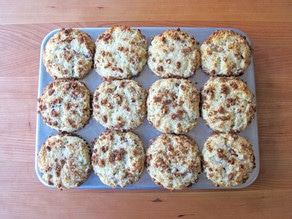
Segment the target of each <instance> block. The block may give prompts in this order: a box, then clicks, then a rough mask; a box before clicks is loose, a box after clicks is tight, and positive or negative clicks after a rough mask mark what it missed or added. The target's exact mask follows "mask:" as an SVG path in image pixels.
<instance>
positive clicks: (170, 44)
mask: <svg viewBox="0 0 292 219" xmlns="http://www.w3.org/2000/svg"><path fill="white" fill-rule="evenodd" d="M199 50H200V49H199V42H198V41H196V40H195V38H194V37H190V36H189V35H188V33H187V32H184V31H181V30H180V29H177V30H166V31H164V32H163V33H161V34H159V35H157V36H155V37H154V38H153V39H152V41H151V45H150V46H149V52H148V54H149V55H148V56H149V57H148V66H149V68H150V69H151V70H152V71H153V72H154V73H155V74H156V75H157V76H159V77H163V78H168V77H180V78H188V77H190V76H192V75H194V74H195V72H196V71H197V69H198V68H199V67H200V64H201V63H200V62H201V61H200V59H201V55H200V51H199Z"/></svg>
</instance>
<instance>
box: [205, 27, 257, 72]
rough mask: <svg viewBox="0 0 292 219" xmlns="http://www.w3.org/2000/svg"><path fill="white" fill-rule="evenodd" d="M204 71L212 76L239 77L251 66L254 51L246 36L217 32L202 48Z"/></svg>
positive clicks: (229, 32)
mask: <svg viewBox="0 0 292 219" xmlns="http://www.w3.org/2000/svg"><path fill="white" fill-rule="evenodd" d="M200 51H201V61H202V69H203V70H204V72H206V73H207V74H209V75H212V76H239V75H242V74H243V73H244V72H245V70H246V69H247V67H248V66H249V65H250V62H251V56H252V49H251V46H250V45H249V43H248V41H247V40H246V37H245V36H242V35H241V34H239V33H237V32H235V31H233V30H217V31H215V32H214V33H213V34H212V35H211V36H209V37H208V39H207V40H206V41H205V42H203V44H202V45H201V48H200Z"/></svg>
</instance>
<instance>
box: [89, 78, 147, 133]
mask: <svg viewBox="0 0 292 219" xmlns="http://www.w3.org/2000/svg"><path fill="white" fill-rule="evenodd" d="M146 97H147V93H146V90H145V89H144V88H143V87H142V86H141V85H140V84H138V83H137V82H136V81H134V80H126V79H125V80H113V81H105V82H103V83H102V84H100V85H99V86H98V88H97V89H96V90H95V92H94V94H93V104H92V105H93V117H94V118H95V120H96V121H97V122H98V123H100V124H101V125H103V126H104V127H105V128H107V129H115V130H133V129H135V128H137V127H138V126H140V125H141V124H142V123H143V122H144V120H145V118H146Z"/></svg>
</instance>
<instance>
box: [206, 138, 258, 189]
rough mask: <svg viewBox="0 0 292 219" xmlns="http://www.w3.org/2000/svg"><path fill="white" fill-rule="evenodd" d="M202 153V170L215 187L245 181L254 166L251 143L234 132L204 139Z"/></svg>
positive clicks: (238, 183)
mask: <svg viewBox="0 0 292 219" xmlns="http://www.w3.org/2000/svg"><path fill="white" fill-rule="evenodd" d="M202 155H203V171H204V173H205V174H206V176H207V178H208V179H209V180H211V181H212V182H213V183H214V185H215V186H217V187H232V186H238V185H241V184H243V183H245V182H246V181H247V179H248V178H249V174H250V173H251V172H252V171H253V169H254V168H255V166H256V164H255V157H254V152H253V148H252V145H251V144H250V143H249V142H248V140H247V139H246V138H244V137H242V136H239V135H236V134H228V133H220V134H213V135H212V136H211V137H209V138H208V139H207V140H206V142H205V144H204V147H203V150H202Z"/></svg>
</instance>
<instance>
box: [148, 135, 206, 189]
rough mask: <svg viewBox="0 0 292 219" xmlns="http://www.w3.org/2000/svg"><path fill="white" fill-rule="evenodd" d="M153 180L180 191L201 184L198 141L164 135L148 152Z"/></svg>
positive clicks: (157, 139)
mask: <svg viewBox="0 0 292 219" xmlns="http://www.w3.org/2000/svg"><path fill="white" fill-rule="evenodd" d="M146 157H147V158H146V161H147V164H146V165H147V171H148V173H149V175H150V176H151V178H152V180H153V181H154V182H155V183H156V184H157V185H159V186H162V187H163V188H165V189H169V190H181V189H184V188H186V187H188V186H191V185H192V184H193V183H196V182H197V181H198V177H199V173H200V171H201V155H200V152H199V149H198V146H197V144H196V142H194V141H193V140H191V139H189V138H188V137H187V136H184V135H174V134H162V135H160V136H158V137H157V138H156V139H154V140H153V142H152V144H151V145H150V146H149V148H148V149H147V152H146Z"/></svg>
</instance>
